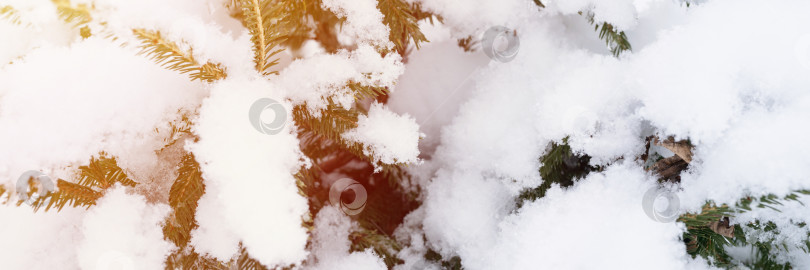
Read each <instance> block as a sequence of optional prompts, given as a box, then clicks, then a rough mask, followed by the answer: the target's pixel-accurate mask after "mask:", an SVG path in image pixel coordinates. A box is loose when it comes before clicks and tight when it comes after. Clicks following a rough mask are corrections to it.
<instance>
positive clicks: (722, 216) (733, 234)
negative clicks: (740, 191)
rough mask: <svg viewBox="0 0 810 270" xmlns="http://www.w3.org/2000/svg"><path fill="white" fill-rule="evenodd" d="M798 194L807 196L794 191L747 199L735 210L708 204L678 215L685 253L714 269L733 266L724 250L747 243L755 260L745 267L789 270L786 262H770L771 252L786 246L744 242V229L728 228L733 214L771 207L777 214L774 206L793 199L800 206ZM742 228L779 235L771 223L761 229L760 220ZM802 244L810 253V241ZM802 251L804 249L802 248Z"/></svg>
mask: <svg viewBox="0 0 810 270" xmlns="http://www.w3.org/2000/svg"><path fill="white" fill-rule="evenodd" d="M800 195H810V191H808V190H797V191H794V192H791V193H790V194H788V195H787V196H785V197H783V198H779V197H778V196H775V195H773V194H768V195H765V196H761V197H759V198H751V197H746V198H743V199H741V200H740V201H738V202H737V203H736V204H735V206H734V207H729V206H727V205H721V206H715V205H714V204H712V203H711V202H707V203H706V204H705V205H704V206H703V208H702V210H701V212H700V213H696V214H691V213H686V214H683V215H681V216H680V217H678V221H679V222H683V223H684V224H685V225H686V228H687V231H686V232H685V233H684V235H683V239H684V242H685V243H686V248H687V252H688V253H689V254H690V255H692V256H701V257H703V258H707V259H711V261H713V264H714V265H715V266H721V267H732V266H734V264H733V263H732V262H731V259H730V258H731V256H730V255H729V254H728V253H727V252H726V247H727V246H738V247H739V246H745V245H749V244H750V245H751V246H752V252H753V253H754V255H755V258H756V260H755V261H754V262H752V263H745V264H746V265H749V266H751V267H754V268H755V269H790V268H789V267H790V264H789V263H787V264H781V263H777V262H775V261H774V260H773V259H774V258H773V256H772V255H771V250H779V249H783V250H786V249H787V247H786V246H784V245H783V244H777V243H774V242H773V240H772V241H765V242H763V241H760V240H759V239H746V236H745V233H744V232H743V226H740V225H739V224H738V225H733V226H729V224H728V222H729V221H728V219H729V218H730V217H733V216H734V214H735V213H743V212H747V211H751V210H753V207H757V208H770V209H772V210H774V211H779V209H778V208H777V207H778V206H780V205H783V203H782V202H781V201H789V200H793V201H797V202H799V203H801V202H800V201H799V200H798V196H800ZM719 220H720V223H721V224H723V223H724V225H723V226H718V221H719ZM723 220H724V221H723ZM724 226H725V227H726V228H727V229H725V230H723V229H718V227H721V228H722V227H724ZM745 227H746V228H749V229H750V230H754V231H760V232H765V233H769V234H778V233H779V232H778V228H777V227H776V225H775V224H774V223H772V222H766V223H765V225H764V226H763V225H762V224H761V223H760V222H759V221H754V222H751V223H749V224H746V225H745ZM724 234H727V235H724ZM805 245H806V246H807V247H808V249H807V250H805V252H808V251H810V240H807V241H805ZM801 248H802V249H803V248H804V247H801ZM803 250H804V249H803ZM763 267H765V268H763Z"/></svg>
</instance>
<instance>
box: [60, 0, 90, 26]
mask: <svg viewBox="0 0 810 270" xmlns="http://www.w3.org/2000/svg"><path fill="white" fill-rule="evenodd" d="M52 2H53V4H54V5H56V10H57V11H58V12H59V17H61V18H62V20H64V21H65V22H67V23H73V24H76V25H84V24H87V23H89V22H90V21H92V20H93V17H92V16H91V15H90V7H88V6H87V5H86V4H78V5H75V6H74V5H71V4H70V1H69V0H52Z"/></svg>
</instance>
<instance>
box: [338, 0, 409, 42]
mask: <svg viewBox="0 0 810 270" xmlns="http://www.w3.org/2000/svg"><path fill="white" fill-rule="evenodd" d="M323 6H324V7H325V8H327V9H329V10H331V11H332V12H334V13H335V14H336V15H337V16H338V17H340V18H342V19H345V20H346V23H345V24H344V25H343V27H342V29H341V30H343V31H342V34H343V35H346V36H349V37H350V38H351V40H354V41H356V42H357V43H361V44H370V45H374V46H377V47H380V48H388V49H390V48H391V47H392V46H393V45H394V44H393V43H391V42H390V41H388V31H389V29H388V26H386V25H385V24H383V14H382V13H380V10H378V9H377V1H374V0H326V1H323Z"/></svg>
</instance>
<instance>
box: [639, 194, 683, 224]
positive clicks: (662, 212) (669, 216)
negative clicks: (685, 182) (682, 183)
mask: <svg viewBox="0 0 810 270" xmlns="http://www.w3.org/2000/svg"><path fill="white" fill-rule="evenodd" d="M641 207H642V208H643V209H644V213H645V214H647V216H648V217H650V219H652V220H655V221H658V222H661V223H668V222H673V221H675V220H676V219H678V212H679V210H680V207H681V201H680V199H678V196H677V195H675V193H674V192H672V191H669V190H667V189H663V188H660V187H657V186H656V187H652V188H650V189H649V190H647V192H646V193H644V198H642V200H641Z"/></svg>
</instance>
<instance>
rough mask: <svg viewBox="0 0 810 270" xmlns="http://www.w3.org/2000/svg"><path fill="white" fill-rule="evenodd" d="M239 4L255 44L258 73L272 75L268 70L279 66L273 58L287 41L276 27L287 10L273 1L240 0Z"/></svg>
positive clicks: (254, 50) (281, 30) (254, 59)
mask: <svg viewBox="0 0 810 270" xmlns="http://www.w3.org/2000/svg"><path fill="white" fill-rule="evenodd" d="M289 2H297V1H289ZM239 4H240V7H241V9H242V16H241V18H242V23H243V24H244V25H245V27H247V29H248V31H249V32H250V37H251V38H250V40H251V41H252V42H253V53H254V57H253V61H254V62H255V63H256V71H258V72H259V73H261V74H263V75H268V74H270V73H272V72H268V69H269V68H270V67H271V66H273V65H276V64H278V59H272V58H273V57H274V56H275V55H276V54H278V53H280V52H281V49H279V48H277V47H278V45H280V44H281V43H282V42H284V40H285V36H284V32H283V29H282V27H276V25H275V23H276V21H280V18H282V17H283V16H284V15H285V14H283V13H281V12H283V11H284V10H285V9H284V8H283V5H281V4H278V2H277V1H272V0H240V1H239ZM279 13H281V14H279ZM279 15H281V16H279ZM274 19H275V20H274ZM271 59H272V60H271Z"/></svg>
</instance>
